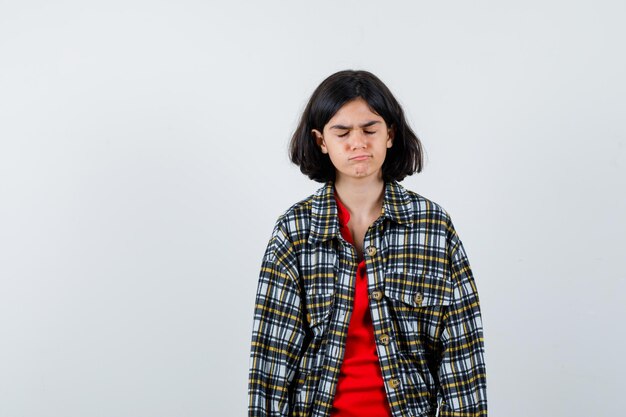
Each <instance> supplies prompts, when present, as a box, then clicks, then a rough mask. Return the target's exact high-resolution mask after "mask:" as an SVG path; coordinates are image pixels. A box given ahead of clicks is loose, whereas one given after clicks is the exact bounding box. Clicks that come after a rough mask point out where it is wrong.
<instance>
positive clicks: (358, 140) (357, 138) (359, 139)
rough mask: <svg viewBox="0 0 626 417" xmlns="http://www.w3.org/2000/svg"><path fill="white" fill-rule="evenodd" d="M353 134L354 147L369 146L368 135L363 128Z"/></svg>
mask: <svg viewBox="0 0 626 417" xmlns="http://www.w3.org/2000/svg"><path fill="white" fill-rule="evenodd" d="M350 136H352V138H351V139H352V143H351V145H352V149H358V148H365V147H366V146H367V137H366V136H365V132H363V130H355V131H354V134H353V135H350Z"/></svg>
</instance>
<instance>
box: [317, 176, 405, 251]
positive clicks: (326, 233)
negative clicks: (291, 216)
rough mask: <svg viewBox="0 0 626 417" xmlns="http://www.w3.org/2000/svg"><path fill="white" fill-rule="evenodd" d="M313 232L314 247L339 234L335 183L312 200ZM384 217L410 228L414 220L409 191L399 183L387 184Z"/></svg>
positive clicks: (329, 184)
mask: <svg viewBox="0 0 626 417" xmlns="http://www.w3.org/2000/svg"><path fill="white" fill-rule="evenodd" d="M311 204H312V207H311V232H310V234H309V238H308V243H309V244H311V245H314V244H316V243H318V242H324V241H326V240H328V239H332V238H333V237H335V236H337V235H338V234H339V219H338V211H337V202H336V200H335V195H334V181H332V180H330V181H327V182H326V183H325V184H324V185H323V186H322V187H320V188H319V189H318V190H317V191H316V192H315V194H313V198H312V202H311ZM382 216H383V217H385V218H388V219H390V220H392V221H394V222H396V223H398V224H401V225H404V226H407V227H410V226H411V225H412V219H413V205H412V204H411V200H410V197H409V196H408V194H407V190H406V189H405V188H404V187H403V186H402V185H400V184H399V183H398V182H397V181H386V182H385V194H384V196H383V208H382Z"/></svg>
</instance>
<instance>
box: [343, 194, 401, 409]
mask: <svg viewBox="0 0 626 417" xmlns="http://www.w3.org/2000/svg"><path fill="white" fill-rule="evenodd" d="M335 201H336V202H337V209H338V215H339V227H340V230H341V235H342V236H343V238H344V239H346V240H347V241H348V242H350V243H351V244H352V245H354V240H353V239H352V235H351V234H350V229H349V228H348V221H349V220H350V213H349V212H348V209H347V208H346V207H345V206H344V205H343V204H342V203H341V201H339V198H338V197H337V194H335ZM331 416H332V417H390V416H391V410H390V409H389V403H388V402H387V395H386V394H385V385H384V382H383V377H382V374H381V372H380V364H379V362H378V354H377V353H376V341H375V338H374V327H373V325H372V317H371V315H370V309H369V301H368V292H367V275H366V269H365V259H361V261H360V262H359V265H358V267H357V272H356V288H355V294H354V307H353V310H352V316H351V318H350V324H349V325H348V337H347V340H346V353H345V356H344V359H343V363H342V365H341V371H340V374H339V381H338V382H337V391H336V393H335V399H334V400H333V409H332V411H331Z"/></svg>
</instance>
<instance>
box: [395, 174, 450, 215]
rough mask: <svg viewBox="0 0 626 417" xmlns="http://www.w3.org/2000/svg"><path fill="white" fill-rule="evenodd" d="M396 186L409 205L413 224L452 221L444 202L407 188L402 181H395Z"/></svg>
mask: <svg viewBox="0 0 626 417" xmlns="http://www.w3.org/2000/svg"><path fill="white" fill-rule="evenodd" d="M394 186H395V187H396V189H397V193H398V195H400V196H401V199H403V200H404V202H405V204H407V205H408V212H409V213H410V216H411V221H412V223H413V224H416V223H420V222H424V221H428V222H432V221H434V222H443V223H445V224H447V223H448V222H450V214H449V213H448V210H446V209H445V208H444V207H443V205H442V204H440V203H439V202H438V201H435V200H433V199H431V198H429V197H426V196H425V195H423V194H421V193H418V192H416V191H413V190H411V189H408V188H406V187H405V186H404V185H402V184H400V183H397V182H396V183H395V184H394Z"/></svg>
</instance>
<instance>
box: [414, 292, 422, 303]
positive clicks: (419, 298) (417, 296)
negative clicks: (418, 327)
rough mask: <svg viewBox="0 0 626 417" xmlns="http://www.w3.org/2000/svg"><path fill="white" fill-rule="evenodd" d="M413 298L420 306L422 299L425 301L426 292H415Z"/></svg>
mask: <svg viewBox="0 0 626 417" xmlns="http://www.w3.org/2000/svg"><path fill="white" fill-rule="evenodd" d="M413 300H415V304H417V305H418V306H421V305H422V301H424V294H422V293H421V292H418V293H417V294H415V297H414V298H413Z"/></svg>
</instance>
